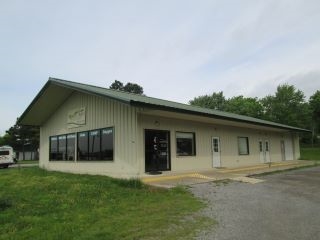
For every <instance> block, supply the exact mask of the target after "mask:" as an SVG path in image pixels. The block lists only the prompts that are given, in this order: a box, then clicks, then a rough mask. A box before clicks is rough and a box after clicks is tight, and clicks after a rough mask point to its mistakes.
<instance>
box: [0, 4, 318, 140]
mask: <svg viewBox="0 0 320 240" xmlns="http://www.w3.org/2000/svg"><path fill="white" fill-rule="evenodd" d="M319 23H320V1H318V0H315V1H313V0H301V1H299V0H281V1H279V0H276V1H272V0H263V1H259V0H252V1H249V0H241V1H238V0H234V1H231V0H224V1H222V0H220V1H214V0H208V1H206V0H199V1H186V0H181V1H180V0H171V1H165V0H162V1H132V0H131V1H129V0H128V1H121V0H117V1H96V0H91V1H81V0H76V1H72V0H69V1H68V0H64V1H54V0H52V1H47V0H37V1H36V0H29V1H22V0H20V1H15V0H2V1H0V36H1V37H0V83H1V94H0V107H1V118H0V135H2V134H3V133H4V132H5V130H6V129H8V128H9V127H10V126H12V125H13V124H14V123H15V120H16V118H17V117H18V116H20V115H21V114H22V112H23V111H24V110H25V108H26V107H27V106H28V105H29V104H30V102H31V101H32V99H33V98H34V97H35V95H36V94H37V93H38V91H39V90H40V89H41V87H42V86H43V85H44V84H45V82H46V81H47V80H48V78H49V76H51V77H57V78H62V79H67V80H72V81H77V82H82V83H89V84H94V85H98V86H105V87H108V86H109V85H110V84H111V83H112V82H113V81H114V80H115V79H117V80H120V81H122V82H124V83H126V82H135V83H138V84H140V85H141V86H143V88H144V91H145V94H147V95H148V96H153V97H158V98H164V99H168V100H173V101H178V102H183V103H187V102H188V101H189V100H191V99H193V98H194V97H196V96H199V95H203V94H208V93H212V92H218V91H223V92H224V94H225V95H226V96H227V97H231V96H234V95H244V96H258V97H263V96H266V95H268V94H273V93H274V91H275V89H276V87H277V86H278V85H279V84H283V83H288V84H293V85H295V86H296V87H297V88H298V89H301V90H302V91H304V93H305V94H306V96H307V97H309V96H310V95H312V94H313V93H314V92H315V91H316V90H318V89H320V31H319Z"/></svg>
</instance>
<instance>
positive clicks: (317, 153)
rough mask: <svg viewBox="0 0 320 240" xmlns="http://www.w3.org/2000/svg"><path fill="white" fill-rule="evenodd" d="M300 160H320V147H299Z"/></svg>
mask: <svg viewBox="0 0 320 240" xmlns="http://www.w3.org/2000/svg"><path fill="white" fill-rule="evenodd" d="M300 159H302V160H317V161H320V147H314V148H311V147H308V148H301V157H300Z"/></svg>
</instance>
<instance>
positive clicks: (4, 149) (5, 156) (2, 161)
mask: <svg viewBox="0 0 320 240" xmlns="http://www.w3.org/2000/svg"><path fill="white" fill-rule="evenodd" d="M15 160H16V154H15V152H14V151H13V148H12V147H10V146H1V147H0V167H3V168H7V167H9V165H11V164H14V163H15Z"/></svg>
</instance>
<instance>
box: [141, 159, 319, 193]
mask: <svg viewBox="0 0 320 240" xmlns="http://www.w3.org/2000/svg"><path fill="white" fill-rule="evenodd" d="M309 165H314V162H313V161H290V162H280V163H271V164H259V165H255V166H248V167H240V168H231V169H228V168H226V169H212V170H206V171H199V172H185V173H174V172H169V173H164V174H163V175H148V176H144V177H142V178H141V180H142V182H144V183H146V184H149V185H153V186H157V187H164V188H171V187H175V186H179V185H193V184H199V183H205V182H211V181H218V180H228V179H229V180H235V181H241V182H247V183H252V184H256V183H259V182H262V180H260V179H255V178H252V177H248V176H252V175H255V174H261V173H265V172H273V171H278V170H286V169H291V168H297V167H302V166H309Z"/></svg>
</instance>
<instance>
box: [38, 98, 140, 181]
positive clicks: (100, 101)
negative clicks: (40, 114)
mask: <svg viewBox="0 0 320 240" xmlns="http://www.w3.org/2000/svg"><path fill="white" fill-rule="evenodd" d="M80 107H85V108H86V124H85V125H84V126H81V127H77V128H72V129H68V127H67V113H68V111H70V110H72V109H77V108H80ZM112 126H113V127H114V136H115V137H114V141H115V143H114V151H115V152H114V157H115V159H114V161H113V162H77V163H73V162H49V137H50V136H53V135H59V134H65V133H73V132H81V131H86V130H92V129H98V128H104V127H112ZM136 131H137V115H136V108H134V107H130V106H128V105H126V104H123V103H120V102H117V101H113V100H108V99H106V98H102V97H97V96H93V95H87V94H82V93H78V92H75V93H73V94H72V95H71V96H70V97H69V98H68V99H67V100H66V102H65V103H63V104H62V106H61V107H60V108H59V109H58V110H57V111H56V112H55V113H54V114H53V115H52V116H51V117H50V119H49V120H48V121H47V122H46V123H45V124H44V125H43V126H42V127H41V150H40V154H41V157H40V159H41V160H40V165H41V166H43V167H45V168H49V169H55V170H61V171H70V172H80V173H99V174H108V175H116V176H121V175H136V174H137V172H138V167H137V166H138V163H137V157H136V156H137V147H136Z"/></svg>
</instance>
